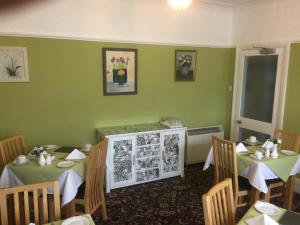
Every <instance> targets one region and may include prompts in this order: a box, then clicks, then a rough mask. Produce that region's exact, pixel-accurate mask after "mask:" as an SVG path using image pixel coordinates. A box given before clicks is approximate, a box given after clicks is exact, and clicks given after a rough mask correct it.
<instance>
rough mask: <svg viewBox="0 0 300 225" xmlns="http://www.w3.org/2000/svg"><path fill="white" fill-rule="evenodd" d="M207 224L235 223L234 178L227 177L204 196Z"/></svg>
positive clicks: (226, 224) (228, 224) (229, 224)
mask: <svg viewBox="0 0 300 225" xmlns="http://www.w3.org/2000/svg"><path fill="white" fill-rule="evenodd" d="M202 202H203V210H204V220H205V225H235V203H234V199H233V189H232V180H231V179H229V178H228V179H225V180H224V181H222V182H220V183H218V184H216V185H215V186H214V187H213V188H211V189H210V190H209V191H208V192H207V193H206V194H205V195H203V196H202Z"/></svg>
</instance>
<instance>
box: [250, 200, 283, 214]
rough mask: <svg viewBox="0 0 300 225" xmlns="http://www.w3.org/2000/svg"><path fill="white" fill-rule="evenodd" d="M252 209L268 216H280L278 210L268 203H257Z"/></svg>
mask: <svg viewBox="0 0 300 225" xmlns="http://www.w3.org/2000/svg"><path fill="white" fill-rule="evenodd" d="M254 207H255V209H256V210H257V211H259V212H260V213H265V214H267V215H268V216H278V215H280V214H281V210H280V208H278V207H277V206H276V205H273V204H271V203H268V202H261V201H257V202H256V203H255V204H254Z"/></svg>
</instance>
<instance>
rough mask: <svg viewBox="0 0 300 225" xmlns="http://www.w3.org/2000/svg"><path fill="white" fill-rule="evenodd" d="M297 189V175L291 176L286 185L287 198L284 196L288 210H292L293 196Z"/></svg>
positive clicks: (285, 206)
mask: <svg viewBox="0 0 300 225" xmlns="http://www.w3.org/2000/svg"><path fill="white" fill-rule="evenodd" d="M294 190H295V176H290V177H289V180H288V182H287V185H286V191H285V198H284V208H286V209H287V210H292V208H293V198H294Z"/></svg>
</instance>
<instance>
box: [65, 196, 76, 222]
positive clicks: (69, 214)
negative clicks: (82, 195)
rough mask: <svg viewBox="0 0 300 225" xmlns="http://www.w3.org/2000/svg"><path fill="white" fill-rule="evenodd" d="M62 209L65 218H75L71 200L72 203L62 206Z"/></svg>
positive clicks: (73, 201)
mask: <svg viewBox="0 0 300 225" xmlns="http://www.w3.org/2000/svg"><path fill="white" fill-rule="evenodd" d="M63 209H64V210H65V212H66V218H69V217H72V216H75V200H74V199H73V200H72V201H70V202H69V203H67V204H66V205H64V207H63Z"/></svg>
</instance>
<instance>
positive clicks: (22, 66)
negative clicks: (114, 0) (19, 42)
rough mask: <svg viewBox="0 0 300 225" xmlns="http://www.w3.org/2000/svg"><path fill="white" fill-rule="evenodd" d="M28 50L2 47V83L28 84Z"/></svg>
mask: <svg viewBox="0 0 300 225" xmlns="http://www.w3.org/2000/svg"><path fill="white" fill-rule="evenodd" d="M27 81H29V74H28V59H27V48H25V47H6V46H0V82H27Z"/></svg>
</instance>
